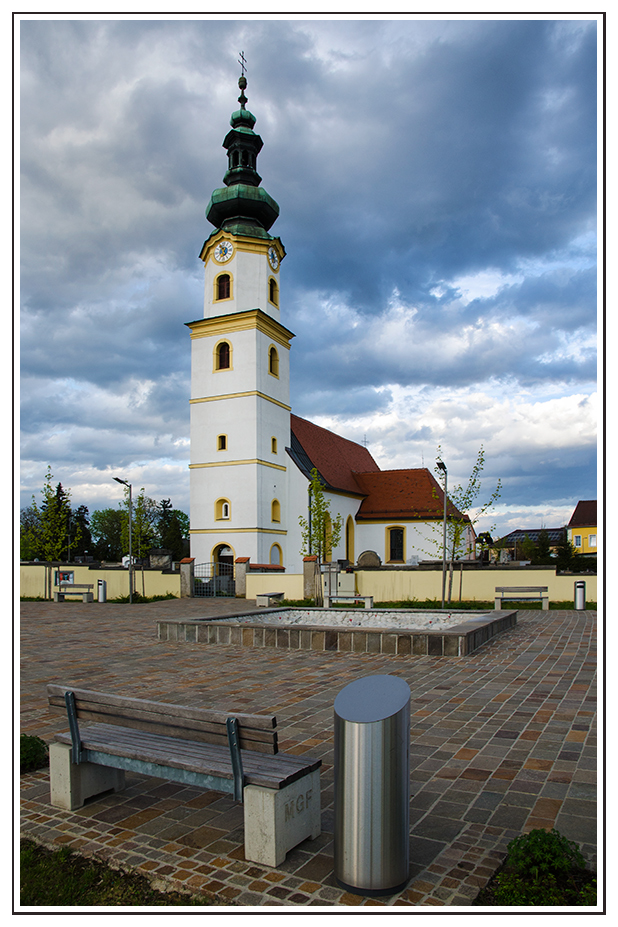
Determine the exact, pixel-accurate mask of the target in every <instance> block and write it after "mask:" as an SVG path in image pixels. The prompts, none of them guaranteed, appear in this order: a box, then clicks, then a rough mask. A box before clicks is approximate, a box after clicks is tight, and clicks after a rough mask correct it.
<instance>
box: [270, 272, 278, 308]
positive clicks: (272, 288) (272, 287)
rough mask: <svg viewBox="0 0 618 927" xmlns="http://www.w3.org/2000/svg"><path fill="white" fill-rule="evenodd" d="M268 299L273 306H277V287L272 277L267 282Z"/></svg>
mask: <svg viewBox="0 0 618 927" xmlns="http://www.w3.org/2000/svg"><path fill="white" fill-rule="evenodd" d="M268 299H269V301H270V302H271V303H272V304H273V306H278V305H279V287H278V286H277V281H276V280H275V278H274V277H271V278H270V280H269V281H268Z"/></svg>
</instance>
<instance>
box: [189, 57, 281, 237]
mask: <svg viewBox="0 0 618 927" xmlns="http://www.w3.org/2000/svg"><path fill="white" fill-rule="evenodd" d="M238 86H239V87H240V96H239V97H238V102H239V103H240V109H239V110H236V112H235V113H232V117H231V119H230V125H231V126H232V128H231V129H230V131H229V132H228V133H227V135H226V136H225V139H224V141H223V147H224V148H225V149H226V150H227V153H228V169H227V171H226V173H225V176H224V178H223V183H224V184H225V187H222V188H221V189H219V190H215V191H214V192H213V194H212V196H211V198H210V202H209V204H208V206H207V207H206V218H207V219H208V221H209V222H211V223H212V224H213V225H214V226H215V227H216V228H217V229H223V228H224V229H227V230H228V231H230V232H234V233H235V234H237V235H251V236H253V237H256V236H257V237H258V238H270V235H269V234H268V230H269V228H270V227H271V225H272V224H273V223H274V222H275V220H276V219H277V217H278V215H279V206H278V205H277V203H276V202H275V201H274V199H273V198H272V196H269V195H268V193H267V192H266V190H264V189H262V188H261V187H260V183H261V182H262V178H261V177H260V175H259V174H258V172H257V170H256V165H257V156H258V154H259V153H260V151H261V150H262V145H263V142H262V139H261V138H260V136H259V135H256V133H255V132H254V131H253V126H254V125H255V121H256V120H255V116H254V115H253V113H250V112H249V110H248V109H246V108H245V103H246V102H247V98H246V96H245V93H244V91H245V87H246V86H247V79H246V78H245V77H244V75H243V76H242V77H241V78H240V80H239V81H238Z"/></svg>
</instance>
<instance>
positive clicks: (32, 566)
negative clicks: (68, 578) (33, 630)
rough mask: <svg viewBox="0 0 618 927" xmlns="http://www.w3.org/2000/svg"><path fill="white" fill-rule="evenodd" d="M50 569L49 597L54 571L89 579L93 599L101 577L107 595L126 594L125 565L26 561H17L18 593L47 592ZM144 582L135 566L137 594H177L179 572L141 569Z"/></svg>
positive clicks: (84, 580)
mask: <svg viewBox="0 0 618 927" xmlns="http://www.w3.org/2000/svg"><path fill="white" fill-rule="evenodd" d="M50 570H51V591H52V598H53V592H54V586H55V582H54V581H55V578H56V572H57V571H61V572H71V573H73V582H74V583H92V584H93V585H94V588H93V590H92V591H93V593H94V598H95V601H96V598H97V580H99V579H104V580H106V582H107V598H108V599H117V598H119V597H120V596H125V595H128V594H129V571H128V570H125V569H118V568H116V569H105V567H100V568H97V569H94V570H90V569H89V568H88V567H87V566H82V565H80V564H78V563H68V564H67V563H62V564H59V565H58V564H53V565H50V564H45V563H28V564H21V566H20V570H19V573H20V578H19V586H20V588H19V592H20V595H22V596H30V597H32V598H36V597H37V596H40V597H41V598H45V597H46V595H47V596H48V595H49V591H48V592H47V593H46V591H45V589H46V582H49V579H48V576H49V571H50ZM143 577H144V584H143V587H142V571H141V570H140V569H137V568H136V570H135V582H134V588H135V591H136V592H139V594H140V595H146V596H153V595H167V594H168V593H171V594H172V595H175V596H178V597H180V573H163V572H162V571H161V570H144V573H143ZM72 601H76V602H79V601H80V599H78V598H77V596H75V597H72Z"/></svg>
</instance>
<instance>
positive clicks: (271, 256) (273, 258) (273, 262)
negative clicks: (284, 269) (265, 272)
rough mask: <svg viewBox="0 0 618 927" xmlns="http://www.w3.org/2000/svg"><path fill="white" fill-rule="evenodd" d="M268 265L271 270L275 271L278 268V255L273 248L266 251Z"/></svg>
mask: <svg viewBox="0 0 618 927" xmlns="http://www.w3.org/2000/svg"><path fill="white" fill-rule="evenodd" d="M268 263H269V264H270V266H271V267H272V269H273V270H276V269H277V268H278V267H279V255H278V254H277V252H276V251H275V249H274V248H269V249H268Z"/></svg>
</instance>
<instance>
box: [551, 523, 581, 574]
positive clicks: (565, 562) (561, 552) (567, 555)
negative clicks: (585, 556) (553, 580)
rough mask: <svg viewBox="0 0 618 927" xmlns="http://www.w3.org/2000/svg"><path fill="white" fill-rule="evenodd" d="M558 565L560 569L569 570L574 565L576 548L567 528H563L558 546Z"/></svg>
mask: <svg viewBox="0 0 618 927" xmlns="http://www.w3.org/2000/svg"><path fill="white" fill-rule="evenodd" d="M556 554H557V555H558V556H557V558H556V567H557V569H559V570H569V569H571V567H572V566H573V563H574V560H575V557H576V550H575V547H574V546H573V544H571V542H570V541H569V537H568V534H567V530H566V528H564V529H563V531H562V534H561V536H560V541H559V542H558V545H557V547H556Z"/></svg>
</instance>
